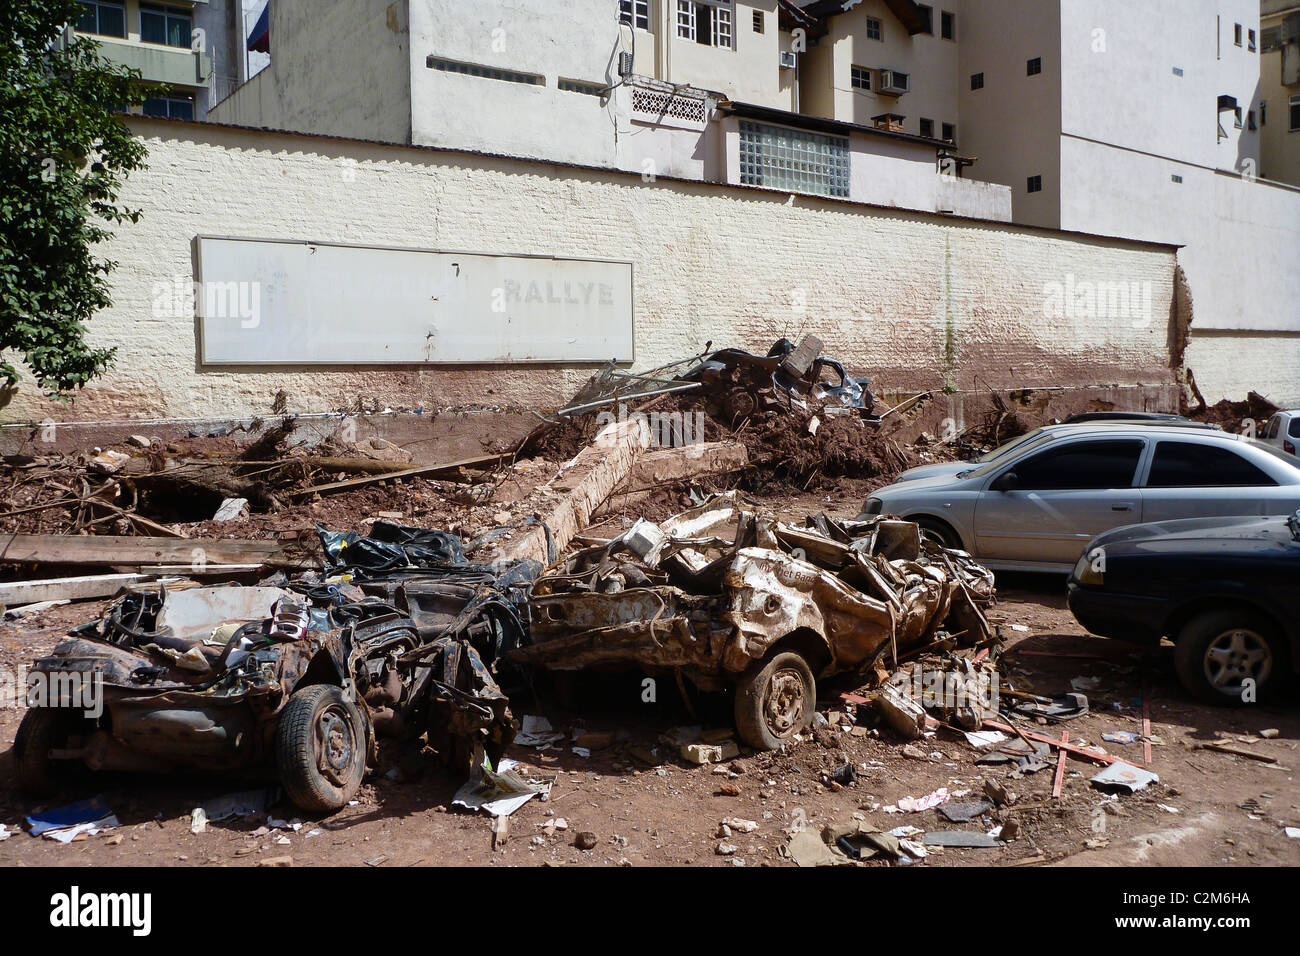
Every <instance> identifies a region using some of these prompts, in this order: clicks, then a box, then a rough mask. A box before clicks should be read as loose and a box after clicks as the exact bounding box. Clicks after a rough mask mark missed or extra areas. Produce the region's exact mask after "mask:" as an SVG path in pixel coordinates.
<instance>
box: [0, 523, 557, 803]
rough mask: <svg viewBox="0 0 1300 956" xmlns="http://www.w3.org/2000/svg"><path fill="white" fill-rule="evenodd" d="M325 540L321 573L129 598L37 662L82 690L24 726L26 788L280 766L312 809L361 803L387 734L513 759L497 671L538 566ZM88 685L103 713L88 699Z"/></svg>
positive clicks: (518, 630)
mask: <svg viewBox="0 0 1300 956" xmlns="http://www.w3.org/2000/svg"><path fill="white" fill-rule="evenodd" d="M320 534H321V538H322V542H323V543H324V545H325V552H326V567H325V568H324V569H323V570H322V571H321V572H319V573H315V572H313V573H309V574H306V575H302V576H300V577H298V578H296V579H294V580H292V581H283V582H281V583H279V584H277V585H274V586H258V587H241V586H239V585H221V586H215V587H198V586H186V585H185V584H181V585H171V586H168V585H157V586H150V587H143V588H135V589H130V590H127V591H125V592H124V593H122V594H121V595H119V596H118V598H116V599H115V600H114V601H113V602H112V603H111V604H110V605H109V606H108V608H107V609H106V611H105V613H104V614H103V615H102V616H101V617H100V618H99V619H98V620H95V621H92V622H90V623H88V624H85V625H82V626H81V627H79V628H77V629H75V630H74V631H73V632H72V635H71V636H70V638H69V639H68V640H65V641H64V642H63V643H61V644H60V645H58V647H56V648H55V650H54V651H53V653H52V654H51V655H49V656H48V657H45V658H42V659H40V660H38V661H36V663H35V664H34V666H33V670H32V673H33V675H35V680H36V682H37V683H42V682H43V683H45V684H51V685H57V686H61V687H63V688H65V690H66V691H67V693H65V694H62V695H61V696H60V697H59V698H58V699H49V700H45V701H43V702H42V703H43V706H40V707H33V708H30V709H29V711H28V714H27V715H26V717H25V718H24V720H23V725H22V727H21V728H20V730H19V734H18V738H17V740H16V742H15V758H16V761H17V764H18V774H19V779H20V783H21V784H22V785H23V787H24V789H26V790H29V791H36V792H39V791H44V790H49V789H50V787H51V784H52V782H53V775H54V774H55V773H56V772H57V769H58V766H59V765H60V764H61V763H62V762H64V761H78V762H81V763H83V764H85V765H86V766H89V767H90V768H91V769H95V770H127V771H131V770H137V771H159V770H164V771H165V770H170V769H202V770H236V769H241V768H251V767H257V766H274V767H275V768H276V770H277V771H278V774H279V776H280V780H281V783H282V784H283V786H284V788H285V791H286V793H287V794H288V795H289V797H290V798H291V799H292V800H293V801H294V802H295V803H297V804H298V805H299V806H301V807H302V808H303V809H305V810H308V811H310V812H327V811H330V810H335V809H338V808H339V807H341V806H344V805H346V803H347V801H348V800H349V799H350V798H351V797H352V796H353V795H354V794H355V793H356V791H357V789H358V788H359V786H360V784H361V780H362V777H363V775H364V772H365V768H366V766H367V763H373V762H374V760H375V758H376V756H377V741H376V735H383V736H393V737H406V738H409V737H419V736H421V735H426V736H427V740H428V743H429V745H430V746H432V747H433V748H434V749H435V750H437V751H438V753H439V754H440V756H441V757H442V758H443V760H444V761H445V762H446V763H448V764H449V765H450V766H452V767H453V768H454V769H455V770H457V771H458V772H464V773H469V772H470V771H471V769H472V767H473V766H474V765H475V764H478V763H481V762H482V761H483V760H484V758H486V759H487V760H489V761H493V762H494V761H495V760H497V759H498V758H499V756H500V754H501V753H502V751H503V750H504V749H505V746H506V745H507V744H508V742H509V741H510V740H511V739H512V738H513V735H514V731H515V729H516V723H515V721H514V719H513V717H512V715H511V713H510V710H509V701H508V699H507V697H506V695H505V693H504V692H503V691H502V690H501V688H500V686H499V685H498V683H497V680H496V677H495V675H494V673H493V670H492V663H493V662H494V661H495V660H496V658H497V656H498V655H499V653H500V652H501V650H502V649H508V648H512V647H514V646H516V645H517V644H518V643H519V642H520V641H521V640H522V638H523V635H524V633H525V628H526V614H527V610H526V600H527V588H528V585H529V584H530V583H531V581H532V578H533V577H534V576H535V575H536V572H537V570H539V567H538V566H537V565H536V564H535V563H531V562H517V563H514V564H511V565H507V566H504V567H502V568H497V567H490V566H487V565H474V564H470V563H469V562H468V561H467V560H466V558H465V555H464V552H463V550H462V546H461V543H460V541H459V539H457V538H456V537H455V536H453V535H447V534H444V533H442V532H426V531H423V530H422V529H406V528H401V527H399V526H395V525H391V526H385V527H380V528H378V529H377V530H376V531H374V532H373V534H374V537H363V536H359V535H346V536H341V535H332V534H331V533H329V532H326V531H324V529H320ZM56 675H57V677H58V680H57V681H53V680H51V678H52V677H54V676H56ZM87 682H89V684H91V685H93V687H94V688H96V693H97V694H98V695H99V699H100V704H101V705H102V706H97V707H96V708H94V711H97V712H87V709H86V708H85V707H84V706H83V705H84V703H85V700H84V695H82V694H78V693H75V692H74V691H76V690H77V689H78V688H79V687H82V686H83V685H86V684H87Z"/></svg>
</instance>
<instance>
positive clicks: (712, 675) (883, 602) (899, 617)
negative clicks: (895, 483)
mask: <svg viewBox="0 0 1300 956" xmlns="http://www.w3.org/2000/svg"><path fill="white" fill-rule="evenodd" d="M993 597H994V582H993V575H992V574H991V573H990V572H988V571H986V570H985V569H984V568H981V567H979V566H978V565H976V564H974V563H973V562H972V561H971V560H970V558H969V557H968V556H967V555H965V554H964V553H962V552H956V551H948V550H945V549H943V548H941V547H940V546H939V545H937V544H935V543H934V542H933V541H931V540H929V539H928V538H923V537H922V536H921V534H920V531H919V529H918V528H917V526H916V525H915V524H913V523H911V522H907V521H898V520H893V519H890V518H887V517H879V518H875V519H873V520H870V521H855V522H837V521H834V520H831V519H829V518H827V517H826V516H824V515H821V516H817V517H815V518H809V519H808V521H807V522H806V526H805V527H796V526H793V525H789V524H784V523H782V522H779V521H776V520H774V519H773V518H772V517H770V516H767V515H765V514H762V513H760V512H756V511H752V510H747V509H745V508H744V507H743V506H742V504H741V502H740V499H739V498H737V497H736V496H735V495H734V493H733V494H728V495H720V496H716V497H714V498H713V499H711V500H709V501H707V502H705V503H704V504H702V505H700V506H699V507H696V508H694V509H691V510H690V511H686V512H684V513H682V514H679V515H677V516H675V517H673V518H671V519H669V520H668V521H666V522H664V523H663V524H662V525H655V524H652V523H650V522H647V521H639V522H637V524H636V525H634V526H633V527H632V528H630V529H629V530H628V531H627V532H626V533H625V534H623V535H621V536H619V537H618V538H615V539H613V540H611V541H609V542H607V543H604V544H599V545H594V546H590V547H587V548H584V549H582V550H580V551H578V552H576V553H574V554H573V555H572V556H570V557H569V558H567V559H566V560H565V561H564V562H563V563H562V564H560V565H559V566H557V567H556V568H554V569H552V571H551V572H550V573H548V574H546V575H545V576H543V577H541V578H539V579H538V581H537V582H536V583H535V585H534V586H533V593H532V599H531V601H530V606H531V613H532V627H531V632H530V644H529V646H527V647H521V648H519V649H516V650H514V651H511V652H510V653H509V654H508V655H507V656H508V658H509V659H510V660H513V661H517V662H520V663H525V664H529V665H533V666H538V667H542V668H546V669H550V670H559V671H562V670H584V669H599V668H639V669H642V670H644V671H646V672H647V673H673V672H677V673H679V674H680V675H681V676H683V677H685V678H687V679H689V680H691V681H692V682H693V683H694V684H695V685H697V686H698V687H699V688H701V689H702V690H706V691H716V690H724V689H726V688H728V687H732V688H734V694H735V716H736V726H737V730H738V731H739V733H740V736H741V738H742V739H743V740H744V741H745V742H746V743H748V744H750V745H751V746H754V747H757V748H761V749H772V748H775V747H778V746H780V745H781V744H782V743H783V742H784V741H786V740H787V739H789V738H790V737H792V736H793V735H795V734H797V733H799V732H800V731H802V730H804V729H805V728H806V727H807V726H808V725H809V723H810V721H811V719H812V715H813V711H814V708H815V704H816V686H817V685H816V680H817V679H818V678H825V677H830V676H831V675H834V674H839V673H846V672H863V671H867V670H870V669H872V668H873V667H875V666H877V665H886V664H892V663H894V661H896V659H897V657H898V655H899V654H900V653H903V652H905V651H907V650H910V649H914V648H917V647H921V646H923V645H926V644H928V643H931V642H933V641H934V640H936V639H937V638H939V637H950V638H953V639H955V640H956V642H957V643H958V644H959V645H962V646H971V645H975V644H978V643H980V642H983V641H986V640H989V639H990V637H991V635H990V630H989V625H988V622H987V621H986V619H985V617H984V613H983V610H984V609H985V608H987V607H988V606H989V605H990V604H991V603H992V601H993Z"/></svg>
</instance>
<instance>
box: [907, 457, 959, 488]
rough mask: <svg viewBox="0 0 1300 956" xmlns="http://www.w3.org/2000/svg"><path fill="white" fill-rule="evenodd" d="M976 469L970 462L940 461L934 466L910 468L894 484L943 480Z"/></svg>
mask: <svg viewBox="0 0 1300 956" xmlns="http://www.w3.org/2000/svg"><path fill="white" fill-rule="evenodd" d="M974 467H976V466H975V465H972V464H971V463H970V462H968V461H939V462H935V463H934V464H933V465H917V466H916V467H915V468H909V469H907V471H905V472H903V473H902V474H900V475H899V476H898V477H897V478H895V479H894V483H895V484H898V483H900V482H904V481H917V480H918V479H921V478H943V477H945V476H950V475H956V474H958V473H960V472H963V471H970V470H971V469H972V468H974Z"/></svg>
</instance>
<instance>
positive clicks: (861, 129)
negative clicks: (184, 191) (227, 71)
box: [211, 0, 1011, 221]
mask: <svg viewBox="0 0 1300 956" xmlns="http://www.w3.org/2000/svg"><path fill="white" fill-rule="evenodd" d="M270 12H271V16H270V35H271V64H270V67H269V68H268V69H267V71H266V72H265V73H263V74H260V75H259V76H258V77H257V78H255V79H254V80H253V81H251V82H249V83H248V84H246V85H245V86H244V87H241V88H240V89H239V90H237V91H236V92H235V93H234V94H233V95H232V96H230V97H229V98H228V99H227V100H226V101H224V102H223V103H221V104H220V106H219V108H218V109H217V110H215V111H214V112H213V114H212V116H211V118H212V119H213V120H215V121H218V122H224V123H231V124H234V125H243V126H257V127H268V128H274V129H286V130H293V131H298V132H315V133H328V134H333V135H339V136H347V137H353V138H359V139H374V140H378V141H383V142H394V143H402V144H411V145H421V146H440V147H448V148H456V149H471V150H477V151H481V152H485V153H495V154H503V155H510V156H520V157H527V158H536V159H545V160H551V161H556V162H566V163H577V164H581V165H587V166H595V167H599V168H608V169H620V170H625V171H631V172H636V173H639V174H641V175H642V176H643V177H644V178H645V179H646V180H647V181H653V180H654V179H656V178H658V177H661V176H662V177H677V178H683V179H692V180H702V181H706V182H719V183H733V184H737V185H749V186H759V187H764V188H772V189H780V190H784V191H789V192H796V193H807V194H811V195H821V196H827V197H831V198H837V199H848V200H852V201H859V202H865V203H872V204H877V205H884V206H895V207H899V208H908V209H918V210H923V211H929V212H944V213H951V214H957V215H967V216H974V217H980V218H988V219H996V220H1003V221H1005V220H1009V219H1010V217H1011V199H1010V190H1009V189H1007V188H1006V187H1004V186H993V185H990V184H988V183H983V182H979V181H978V170H971V169H970V168H969V164H967V163H956V162H946V161H945V157H946V156H947V155H948V154H949V153H950V152H951V144H950V143H948V142H945V141H944V140H942V139H941V138H939V137H938V136H937V135H932V136H922V135H920V134H919V133H917V132H915V131H914V130H907V129H905V128H903V127H902V126H900V125H899V124H898V123H896V122H894V121H893V120H892V119H891V118H890V117H887V116H886V117H878V118H876V119H873V120H869V121H865V122H864V121H861V118H855V117H854V118H847V119H845V118H841V117H833V116H816V115H810V114H808V113H806V112H803V111H801V110H800V109H799V103H800V99H799V97H800V89H799V76H800V71H799V68H798V62H799V56H800V54H799V52H798V51H799V50H803V49H806V48H807V46H808V44H809V42H810V41H813V40H815V39H816V34H818V33H819V32H820V30H821V26H822V25H821V21H820V20H819V19H818V18H816V17H814V16H811V15H809V14H806V13H804V12H802V11H801V10H800V9H799V8H798V6H797V5H795V4H794V3H791V2H789V0H515V2H511V3H502V2H484V3H475V4H464V3H461V2H457V0H398V2H386V0H339V2H336V3H331V4H330V5H329V6H328V7H322V6H321V5H319V4H318V3H314V2H311V0H273V2H272V4H271V7H270Z"/></svg>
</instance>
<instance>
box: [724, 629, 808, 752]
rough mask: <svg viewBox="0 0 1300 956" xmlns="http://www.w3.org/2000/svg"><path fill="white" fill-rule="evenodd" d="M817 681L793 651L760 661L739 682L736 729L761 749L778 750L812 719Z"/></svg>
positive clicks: (750, 742)
mask: <svg viewBox="0 0 1300 956" xmlns="http://www.w3.org/2000/svg"><path fill="white" fill-rule="evenodd" d="M816 706H817V683H816V681H815V680H814V679H813V673H812V669H811V668H809V667H808V662H807V661H805V660H804V659H803V658H802V657H801V656H800V655H798V654H796V653H794V652H793V651H781V652H780V653H777V654H773V655H771V656H770V657H768V658H767V659H766V660H762V661H758V662H757V663H755V664H754V665H753V666H751V667H750V668H749V669H748V670H746V671H745V672H744V673H743V674H741V675H740V680H739V681H738V682H737V684H736V729H737V730H738V731H739V732H740V739H741V740H743V741H744V742H745V743H747V744H749V745H750V746H751V747H754V748H757V749H759V750H775V749H776V748H778V747H780V746H781V745H782V744H784V743H785V742H787V741H788V740H789V739H790V738H792V737H793V736H794V735H795V734H797V733H800V732H801V731H803V730H805V729H807V727H808V725H809V724H811V723H812V715H813V710H814V709H815V708H816Z"/></svg>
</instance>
